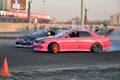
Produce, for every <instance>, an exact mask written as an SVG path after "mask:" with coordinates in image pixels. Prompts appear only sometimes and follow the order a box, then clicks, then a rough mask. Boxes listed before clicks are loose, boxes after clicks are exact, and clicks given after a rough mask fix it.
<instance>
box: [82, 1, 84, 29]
mask: <svg viewBox="0 0 120 80" xmlns="http://www.w3.org/2000/svg"><path fill="white" fill-rule="evenodd" d="M81 27H82V30H83V29H84V0H81Z"/></svg>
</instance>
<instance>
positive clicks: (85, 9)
mask: <svg viewBox="0 0 120 80" xmlns="http://www.w3.org/2000/svg"><path fill="white" fill-rule="evenodd" d="M87 11H88V9H86V8H85V22H84V24H85V25H86V24H87Z"/></svg>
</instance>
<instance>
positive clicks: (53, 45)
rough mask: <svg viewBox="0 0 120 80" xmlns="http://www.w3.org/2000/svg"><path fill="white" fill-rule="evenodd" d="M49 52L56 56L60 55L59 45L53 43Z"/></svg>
mask: <svg viewBox="0 0 120 80" xmlns="http://www.w3.org/2000/svg"><path fill="white" fill-rule="evenodd" d="M55 47H56V49H55ZM48 51H49V52H52V53H55V54H56V53H58V52H59V45H58V44H57V43H51V44H50V45H49V48H48Z"/></svg>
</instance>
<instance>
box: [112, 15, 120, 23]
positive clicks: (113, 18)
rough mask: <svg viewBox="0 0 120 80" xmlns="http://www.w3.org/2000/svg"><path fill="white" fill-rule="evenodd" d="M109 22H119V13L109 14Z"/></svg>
mask: <svg viewBox="0 0 120 80" xmlns="http://www.w3.org/2000/svg"><path fill="white" fill-rule="evenodd" d="M110 23H111V24H112V25H118V24H120V13H118V14H113V15H111V16H110Z"/></svg>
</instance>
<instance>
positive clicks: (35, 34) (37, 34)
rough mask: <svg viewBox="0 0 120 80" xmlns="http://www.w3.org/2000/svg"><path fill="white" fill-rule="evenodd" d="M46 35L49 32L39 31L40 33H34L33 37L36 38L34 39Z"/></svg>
mask: <svg viewBox="0 0 120 80" xmlns="http://www.w3.org/2000/svg"><path fill="white" fill-rule="evenodd" d="M46 33H47V31H45V30H39V31H36V32H34V33H33V34H32V36H34V37H39V36H45V35H46Z"/></svg>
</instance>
